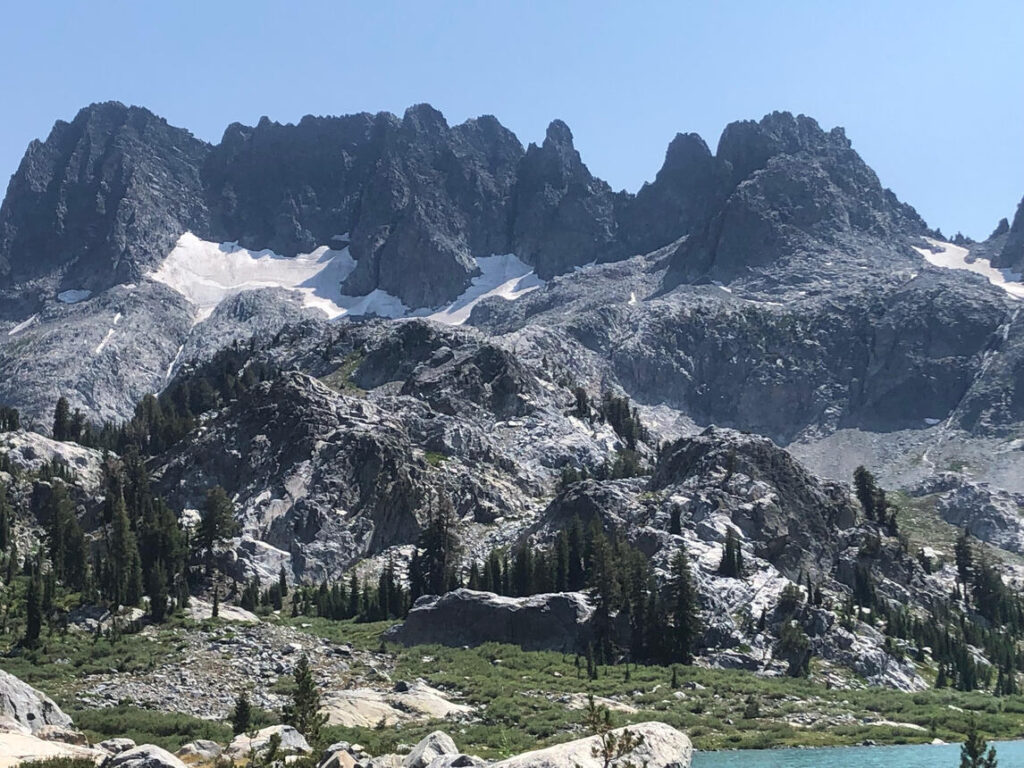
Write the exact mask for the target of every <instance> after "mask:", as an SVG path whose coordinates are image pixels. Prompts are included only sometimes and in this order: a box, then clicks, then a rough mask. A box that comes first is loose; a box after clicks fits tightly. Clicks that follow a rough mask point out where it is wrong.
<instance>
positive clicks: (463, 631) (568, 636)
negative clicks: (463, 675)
mask: <svg viewBox="0 0 1024 768" xmlns="http://www.w3.org/2000/svg"><path fill="white" fill-rule="evenodd" d="M593 613H594V609H593V607H592V606H591V605H590V603H589V602H588V600H587V598H586V597H585V596H584V595H582V594H581V593H578V592H555V593H551V594H543V595H532V596H530V597H502V596H499V595H495V594H492V593H490V592H478V591H476V590H471V589H457V590H455V591H454V592H449V593H448V594H446V595H443V596H442V597H436V596H434V595H429V596H425V597H421V598H420V599H419V600H417V601H416V604H415V605H414V606H413V608H412V610H411V611H409V615H408V616H407V617H406V619H405V621H404V622H403V623H402V624H399V625H396V626H395V627H392V628H391V629H389V630H388V631H387V632H386V633H385V638H386V639H387V640H389V641H391V642H399V643H402V644H404V645H426V644H430V643H438V644H440V645H450V646H462V645H480V644H481V643H487V642H497V643H510V644H512V645H518V646H520V647H521V648H523V649H525V650H529V651H540V650H552V651H574V650H577V649H579V648H580V647H582V646H585V645H586V641H587V639H588V638H589V637H590V633H591V628H590V621H591V618H592V616H593Z"/></svg>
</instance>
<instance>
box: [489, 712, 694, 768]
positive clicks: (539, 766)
mask: <svg viewBox="0 0 1024 768" xmlns="http://www.w3.org/2000/svg"><path fill="white" fill-rule="evenodd" d="M624 730H629V731H630V732H631V733H633V734H634V735H636V736H641V737H643V741H642V743H641V744H640V745H639V746H638V747H637V748H636V749H635V750H634V751H633V752H632V753H630V755H629V756H628V759H629V760H630V761H631V762H632V763H633V764H636V765H646V766H648V768H689V766H690V761H691V759H692V757H693V745H692V744H691V743H690V739H689V738H687V736H686V735H685V734H683V733H680V732H679V731H677V730H676V729H675V728H673V727H671V726H669V725H666V724H665V723H659V722H647V723H637V724H636V725H630V726H627V728H618V729H616V730H615V731H612V733H621V732H622V731H624ZM597 745H598V738H597V737H596V736H590V737H588V738H585V739H577V740H576V741H570V742H567V743H565V744H557V745H555V746H553V747H547V748H546V749H538V750H535V751H533V752H526V753H525V754H522V755H517V756H516V757H510V758H508V759H506V760H501V761H499V762H497V763H493V764H492V765H493V768H601V767H602V766H603V765H604V762H603V760H602V759H601V758H598V757H595V756H594V748H595V746H597ZM613 765H614V763H613Z"/></svg>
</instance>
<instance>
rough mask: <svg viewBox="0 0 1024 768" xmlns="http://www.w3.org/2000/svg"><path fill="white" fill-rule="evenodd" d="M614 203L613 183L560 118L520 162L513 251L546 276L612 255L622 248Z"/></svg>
mask: <svg viewBox="0 0 1024 768" xmlns="http://www.w3.org/2000/svg"><path fill="white" fill-rule="evenodd" d="M615 206H616V199H615V196H614V195H613V193H612V191H611V187H609V186H608V185H607V184H606V183H605V182H603V181H601V180H600V179H596V178H594V177H593V176H592V175H591V173H590V171H589V170H587V166H585V165H584V164H583V161H582V160H581V159H580V154H579V152H577V151H576V148H575V147H574V146H573V139H572V131H570V130H569V126H567V125H566V124H565V123H563V122H562V121H561V120H555V121H554V122H552V123H551V125H549V126H548V130H547V135H546V136H545V138H544V143H543V144H541V145H540V146H539V147H538V146H537V145H536V144H531V145H530V147H529V148H528V149H527V150H526V155H525V156H524V157H523V159H522V161H521V162H520V163H519V170H518V174H517V178H516V185H515V191H514V193H513V200H512V221H513V225H512V235H513V247H514V250H515V252H516V254H517V255H518V256H519V257H520V258H521V259H523V261H525V262H527V263H528V264H532V265H533V266H534V267H535V268H536V270H537V274H539V275H540V276H541V277H545V278H547V277H551V276H552V275H559V274H562V273H563V272H567V271H568V270H570V269H571V268H572V267H574V266H578V265H580V264H584V263H586V262H589V261H595V260H600V259H606V258H609V257H613V256H615V255H617V254H618V252H620V251H621V246H620V245H619V243H618V242H617V228H618V223H617V221H616V217H615Z"/></svg>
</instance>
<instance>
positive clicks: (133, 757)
mask: <svg viewBox="0 0 1024 768" xmlns="http://www.w3.org/2000/svg"><path fill="white" fill-rule="evenodd" d="M103 765H104V768H185V763H183V762H182V761H181V760H179V759H178V758H177V757H175V756H174V755H172V754H171V753H170V752H168V751H167V750H166V749H163V748H162V747H158V746H156V745H154V744H142V745H141V746H138V747H134V748H133V749H128V750H125V751H124V752H118V753H117V754H116V755H113V756H112V757H110V758H109V759H107V761H106V762H105V763H104V764H103Z"/></svg>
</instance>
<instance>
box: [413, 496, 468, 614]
mask: <svg viewBox="0 0 1024 768" xmlns="http://www.w3.org/2000/svg"><path fill="white" fill-rule="evenodd" d="M456 525H457V520H456V518H455V510H454V509H453V508H452V505H451V502H449V501H448V500H447V499H443V500H442V501H441V503H440V504H439V505H438V508H437V511H436V512H434V513H433V514H432V515H431V518H430V520H429V522H428V523H427V527H426V528H425V529H424V531H423V533H422V534H421V535H420V538H419V542H418V543H417V547H416V552H415V554H414V555H413V557H412V561H411V562H410V563H409V588H410V591H411V592H412V599H413V600H415V599H416V598H418V597H420V596H421V595H443V594H445V593H446V592H448V591H450V590H451V589H452V588H453V586H454V585H455V581H456V574H455V566H456V563H458V559H459V552H460V549H461V544H460V542H459V537H458V532H457V530H456Z"/></svg>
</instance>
